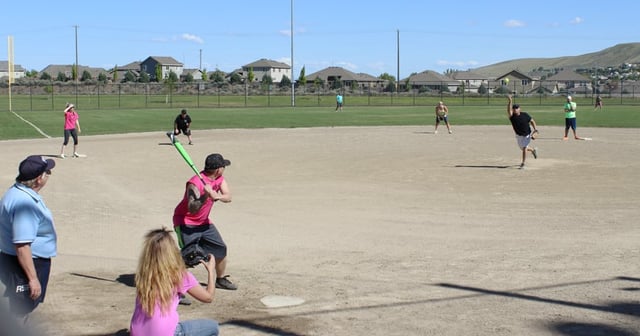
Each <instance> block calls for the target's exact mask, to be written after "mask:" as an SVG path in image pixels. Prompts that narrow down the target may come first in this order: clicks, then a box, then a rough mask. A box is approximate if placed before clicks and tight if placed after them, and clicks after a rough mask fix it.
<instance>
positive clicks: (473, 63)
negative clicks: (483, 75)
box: [436, 60, 480, 69]
mask: <svg viewBox="0 0 640 336" xmlns="http://www.w3.org/2000/svg"><path fill="white" fill-rule="evenodd" d="M436 64H438V65H440V66H452V67H457V68H460V69H466V68H472V67H475V66H477V65H478V64H480V63H479V62H478V61H446V60H438V61H437V62H436Z"/></svg>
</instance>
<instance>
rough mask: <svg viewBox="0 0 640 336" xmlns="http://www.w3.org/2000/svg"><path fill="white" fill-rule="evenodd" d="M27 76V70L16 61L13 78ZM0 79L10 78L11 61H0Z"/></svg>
mask: <svg viewBox="0 0 640 336" xmlns="http://www.w3.org/2000/svg"><path fill="white" fill-rule="evenodd" d="M25 76H26V70H25V69H24V68H23V67H22V66H20V65H18V64H15V63H14V64H13V79H18V78H22V77H25ZM5 77H6V78H5ZM0 79H3V80H9V61H0Z"/></svg>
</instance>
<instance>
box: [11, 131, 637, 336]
mask: <svg viewBox="0 0 640 336" xmlns="http://www.w3.org/2000/svg"><path fill="white" fill-rule="evenodd" d="M453 130H454V134H452V135H449V134H446V132H440V134H433V132H432V131H433V129H432V127H426V128H425V127H362V128H359V127H345V128H312V129H305V128H302V129H260V130H212V131H199V132H194V142H195V145H194V146H185V147H186V149H187V150H188V151H189V153H190V154H191V156H192V157H193V159H194V161H195V163H196V165H197V166H199V167H201V166H202V164H203V161H204V158H205V156H206V155H207V154H209V153H212V152H220V153H222V154H224V156H225V157H226V158H228V159H230V160H231V162H232V165H231V167H229V168H228V169H227V171H226V176H227V179H228V181H229V184H230V187H231V189H232V192H233V196H234V201H233V202H232V203H230V204H218V205H216V206H215V207H214V211H213V216H212V218H213V219H214V221H215V222H216V223H217V225H218V227H219V228H220V230H221V232H222V235H223V237H225V240H226V241H227V243H228V245H229V247H230V251H229V264H228V267H227V271H228V273H229V274H230V275H231V279H232V280H233V281H235V282H236V283H237V284H238V286H239V290H238V291H222V290H219V291H218V292H217V293H216V299H215V300H214V303H213V304H210V305H204V304H199V303H194V304H193V305H191V306H181V307H180V308H179V312H180V315H181V318H182V319H192V318H199V317H208V318H214V319H216V320H218V321H219V322H220V324H221V335H345V336H347V335H480V336H485V335H487V336H488V335H573V336H577V335H614V336H615V335H618V336H631V335H635V336H638V335H640V332H639V331H638V330H640V266H639V262H638V254H639V252H640V245H639V243H638V242H639V241H640V225H638V218H640V210H639V209H638V205H639V201H638V200H639V199H640V179H638V173H639V172H640V169H639V168H640V137H638V134H639V133H638V129H587V128H583V129H580V130H579V131H580V133H581V135H583V136H587V137H591V138H593V140H592V141H575V140H569V141H562V140H561V139H560V138H561V136H562V132H563V130H562V129H560V128H551V127H546V128H542V134H541V137H540V138H539V139H538V140H536V141H535V142H534V143H535V145H536V146H538V147H539V149H540V158H538V159H537V160H534V159H533V158H529V159H528V167H527V169H525V170H519V169H517V165H518V164H519V150H518V148H517V146H516V142H515V139H514V137H513V131H512V130H511V128H510V126H495V127H456V126H455V125H454V128H453ZM80 139H81V147H80V149H81V150H80V152H81V153H85V154H87V155H88V157H86V158H79V159H64V160H60V159H58V160H57V166H56V168H55V169H54V172H53V175H52V176H51V179H50V181H49V184H48V185H47V187H46V188H45V189H44V190H43V192H42V194H43V195H44V198H45V201H46V202H47V205H48V206H49V208H51V209H52V211H53V213H54V218H55V220H56V226H57V230H58V234H59V255H58V257H57V258H55V260H54V264H53V273H52V278H51V282H50V287H49V292H48V295H47V299H46V302H45V303H44V304H43V305H42V306H40V307H39V308H38V310H37V311H36V313H35V314H34V318H35V319H37V320H40V321H42V323H44V324H45V325H46V326H47V333H46V334H47V335H127V334H128V333H127V328H128V325H129V319H130V316H131V313H132V310H133V304H134V288H133V273H134V272H135V267H136V260H137V257H138V252H139V247H140V243H141V241H142V236H143V234H144V233H145V232H146V231H148V230H150V229H154V228H158V227H161V226H163V225H164V226H170V225H171V215H172V211H173V208H174V206H175V204H176V203H177V202H178V200H179V199H180V197H181V195H182V192H183V188H184V183H185V181H186V180H187V179H188V178H189V177H190V176H191V174H192V172H191V170H190V169H189V168H188V166H187V165H186V164H185V163H184V162H183V161H182V159H181V158H180V156H179V155H178V153H177V152H176V151H175V149H174V148H172V147H171V146H170V145H169V143H168V139H167V138H166V136H165V135H164V134H163V133H145V134H129V135H117V136H91V137H88V136H86V137H81V138H80ZM181 140H184V139H182V138H181ZM60 143H61V139H60V138H55V139H43V140H19V141H4V142H2V146H3V148H4V152H3V154H4V159H3V163H2V164H1V165H0V182H1V183H2V185H4V186H6V187H8V186H9V185H11V183H12V181H13V179H14V178H15V176H16V171H17V165H18V162H19V161H20V160H21V159H23V158H24V157H25V156H26V155H28V154H43V155H56V154H57V153H58V151H59V146H60ZM194 273H195V274H196V276H197V277H198V278H199V279H201V280H205V279H206V277H205V273H204V270H203V269H196V271H195V272H194ZM267 295H286V296H294V297H298V298H302V299H304V300H305V303H304V304H301V305H298V306H294V307H286V308H277V309H269V308H267V307H265V306H264V305H263V304H262V303H261V302H260V299H261V298H262V297H264V296H267Z"/></svg>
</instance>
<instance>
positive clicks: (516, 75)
mask: <svg viewBox="0 0 640 336" xmlns="http://www.w3.org/2000/svg"><path fill="white" fill-rule="evenodd" d="M507 77H510V78H518V79H527V80H530V81H531V80H533V79H532V78H531V77H529V76H527V75H525V74H523V73H522V72H520V71H518V70H511V71H509V72H507V73H506V74H504V75H502V76H499V77H498V78H496V79H497V80H501V79H504V78H507Z"/></svg>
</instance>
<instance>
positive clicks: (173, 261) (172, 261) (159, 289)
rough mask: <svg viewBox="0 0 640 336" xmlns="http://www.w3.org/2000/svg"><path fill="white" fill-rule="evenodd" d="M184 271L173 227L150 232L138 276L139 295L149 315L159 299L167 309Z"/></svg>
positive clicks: (161, 307)
mask: <svg viewBox="0 0 640 336" xmlns="http://www.w3.org/2000/svg"><path fill="white" fill-rule="evenodd" d="M185 272H186V267H185V265H184V261H183V260H182V255H181V254H180V250H179V249H178V245H177V244H176V241H175V239H173V236H171V231H168V230H167V229H166V228H162V229H156V230H152V231H150V232H149V233H147V235H146V236H145V240H144V244H143V247H142V252H141V253H140V259H139V261H138V269H137V270H136V276H135V283H136V295H137V296H138V300H139V302H140V305H141V306H142V310H143V311H144V312H145V313H146V314H147V316H152V315H153V313H154V309H155V306H156V303H157V304H158V305H159V307H160V310H161V311H162V312H163V313H166V312H168V310H169V308H170V305H171V302H172V301H173V299H174V298H175V296H176V295H177V292H176V288H177V287H178V286H179V285H180V283H181V282H182V279H183V277H184V276H185Z"/></svg>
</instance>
